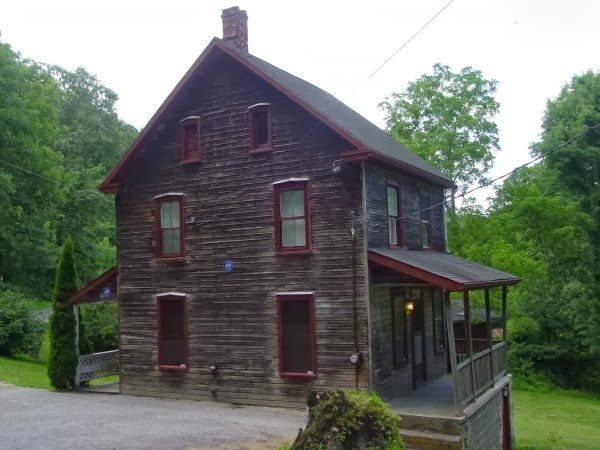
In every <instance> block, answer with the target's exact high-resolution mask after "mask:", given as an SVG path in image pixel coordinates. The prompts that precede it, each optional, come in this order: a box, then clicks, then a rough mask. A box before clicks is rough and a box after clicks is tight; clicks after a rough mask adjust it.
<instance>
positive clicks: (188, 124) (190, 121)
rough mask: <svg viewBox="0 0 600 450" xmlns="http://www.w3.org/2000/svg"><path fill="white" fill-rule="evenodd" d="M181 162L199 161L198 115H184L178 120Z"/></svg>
mask: <svg viewBox="0 0 600 450" xmlns="http://www.w3.org/2000/svg"><path fill="white" fill-rule="evenodd" d="M180 129H181V133H180V135H181V162H184V163H188V162H197V161H200V117H197V116H191V117H186V118H185V119H183V120H182V121H181V122H180Z"/></svg>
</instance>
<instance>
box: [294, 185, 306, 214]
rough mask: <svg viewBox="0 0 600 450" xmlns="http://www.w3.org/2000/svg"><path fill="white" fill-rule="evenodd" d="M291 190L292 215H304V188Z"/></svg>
mask: <svg viewBox="0 0 600 450" xmlns="http://www.w3.org/2000/svg"><path fill="white" fill-rule="evenodd" d="M292 192H293V211H294V217H302V216H304V190H300V191H292Z"/></svg>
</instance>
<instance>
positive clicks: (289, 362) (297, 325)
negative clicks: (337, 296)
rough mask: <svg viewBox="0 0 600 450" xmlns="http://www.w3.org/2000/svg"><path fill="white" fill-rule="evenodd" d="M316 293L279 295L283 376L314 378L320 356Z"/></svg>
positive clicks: (278, 320)
mask: <svg viewBox="0 0 600 450" xmlns="http://www.w3.org/2000/svg"><path fill="white" fill-rule="evenodd" d="M313 302H314V299H313V294H312V293H297V294H277V331H278V342H279V375H281V376H282V377H286V376H287V377H299V378H302V377H307V378H310V377H314V376H316V375H317V359H316V344H315V327H314V305H313Z"/></svg>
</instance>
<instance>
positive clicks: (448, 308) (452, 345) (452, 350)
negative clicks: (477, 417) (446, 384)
mask: <svg viewBox="0 0 600 450" xmlns="http://www.w3.org/2000/svg"><path fill="white" fill-rule="evenodd" d="M444 313H445V315H446V332H447V336H448V343H447V347H448V354H449V357H450V372H452V391H453V393H454V406H456V413H457V414H458V415H460V414H462V408H461V406H460V399H459V398H458V371H457V370H456V341H455V340H454V320H453V319H452V304H451V303H450V292H448V291H446V290H445V289H444Z"/></svg>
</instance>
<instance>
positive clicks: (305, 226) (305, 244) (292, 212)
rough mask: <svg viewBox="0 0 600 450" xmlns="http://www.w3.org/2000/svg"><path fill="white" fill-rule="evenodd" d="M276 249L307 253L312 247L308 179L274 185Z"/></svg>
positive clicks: (279, 251)
mask: <svg viewBox="0 0 600 450" xmlns="http://www.w3.org/2000/svg"><path fill="white" fill-rule="evenodd" d="M274 197H275V198H274V202H275V205H274V208H273V209H274V212H275V251H276V252H277V253H284V254H285V253H307V252H309V251H310V249H311V241H310V210H309V204H308V181H289V182H282V183H278V184H275V185H274Z"/></svg>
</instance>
